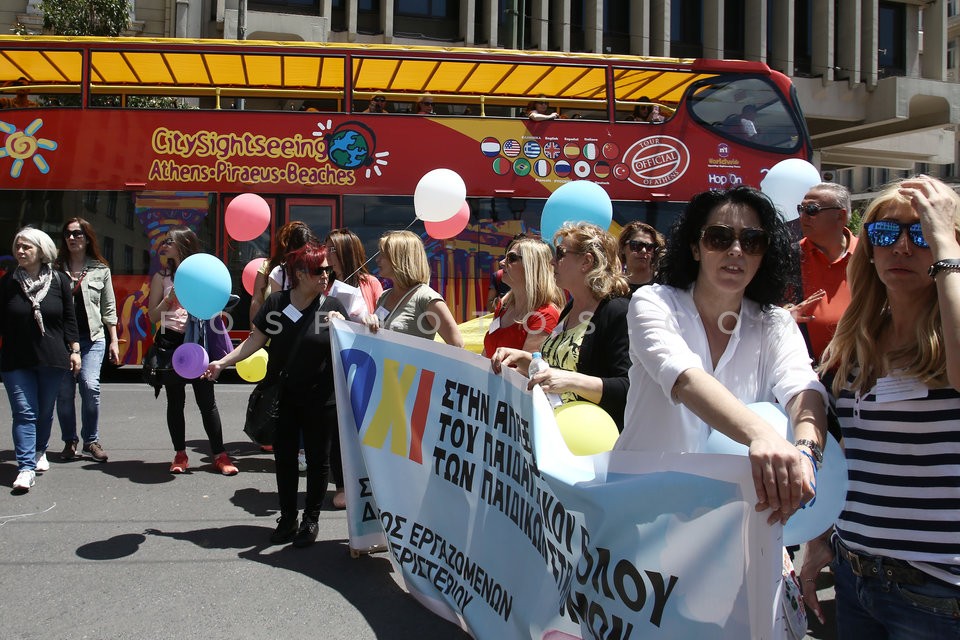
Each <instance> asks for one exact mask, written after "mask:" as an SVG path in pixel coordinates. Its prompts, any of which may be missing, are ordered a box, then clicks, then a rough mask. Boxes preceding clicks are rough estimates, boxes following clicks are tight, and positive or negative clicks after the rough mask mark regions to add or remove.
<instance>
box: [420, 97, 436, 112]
mask: <svg viewBox="0 0 960 640" xmlns="http://www.w3.org/2000/svg"><path fill="white" fill-rule="evenodd" d="M417 115H420V116H432V115H435V113H434V111H433V96H432V95H430V94H429V93H425V94H423V95H422V96H420V100H418V101H417Z"/></svg>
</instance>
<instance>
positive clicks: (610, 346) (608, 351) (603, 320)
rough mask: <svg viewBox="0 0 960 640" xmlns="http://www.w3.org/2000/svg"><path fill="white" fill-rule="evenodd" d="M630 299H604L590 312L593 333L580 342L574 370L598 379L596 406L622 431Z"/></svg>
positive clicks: (627, 378) (565, 313)
mask: <svg viewBox="0 0 960 640" xmlns="http://www.w3.org/2000/svg"><path fill="white" fill-rule="evenodd" d="M629 305H630V298H607V299H606V300H602V301H601V302H600V304H599V305H598V306H597V310H596V311H594V312H593V318H592V319H591V322H592V323H593V326H592V328H593V331H590V332H588V333H587V334H586V335H585V336H584V337H583V342H582V343H580V354H579V355H578V357H577V371H578V372H580V373H582V374H584V375H588V376H595V377H597V378H600V380H601V381H602V382H603V396H602V397H601V398H600V402H599V403H597V404H599V405H600V407H601V408H602V409H603V410H604V411H606V412H607V413H609V414H610V417H611V418H613V421H614V422H616V423H617V429H618V430H620V431H623V411H624V409H625V408H626V406H627V390H628V389H629V388H630V378H629V377H628V376H627V373H628V372H629V371H630V337H629V335H628V334H627V307H628V306H629ZM571 306H573V301H570V302H568V303H567V306H566V307H564V308H563V311H562V312H561V313H560V322H563V319H564V317H566V315H567V314H568V313H570V307H571Z"/></svg>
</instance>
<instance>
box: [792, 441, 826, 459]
mask: <svg viewBox="0 0 960 640" xmlns="http://www.w3.org/2000/svg"><path fill="white" fill-rule="evenodd" d="M793 446H795V447H806V448H808V449H810V453H812V454H813V457H814V459H815V460H816V461H817V464H820V463H822V462H823V449H821V448H820V445H818V444H817V443H816V442H814V441H813V440H807V439H805V438H804V439H801V440H797V441H796V442H794V443H793Z"/></svg>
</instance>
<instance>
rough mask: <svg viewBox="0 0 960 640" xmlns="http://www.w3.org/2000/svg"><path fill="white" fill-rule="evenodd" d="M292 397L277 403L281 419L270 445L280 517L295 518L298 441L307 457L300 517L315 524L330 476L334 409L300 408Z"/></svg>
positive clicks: (296, 398)
mask: <svg viewBox="0 0 960 640" xmlns="http://www.w3.org/2000/svg"><path fill="white" fill-rule="evenodd" d="M299 399H300V398H298V397H294V398H290V399H289V400H287V399H286V398H284V399H281V401H280V419H279V422H278V425H277V435H276V438H275V439H274V442H273V455H274V458H275V460H276V464H275V468H276V474H277V494H278V496H279V499H280V515H282V516H295V515H296V514H297V489H298V488H299V485H300V469H299V467H298V466H297V454H298V453H299V452H300V438H301V436H302V437H303V451H304V454H305V455H306V457H307V494H306V500H305V502H304V508H303V517H304V519H305V520H312V521H313V522H316V521H317V520H318V519H319V518H320V507H321V506H322V505H323V498H324V496H325V495H326V493H327V482H328V479H329V476H330V435H331V433H332V431H333V430H334V429H336V428H337V408H336V406H334V405H330V406H319V407H318V406H317V405H316V404H315V403H308V404H301V403H297V402H296V400H299Z"/></svg>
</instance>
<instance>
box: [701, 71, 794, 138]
mask: <svg viewBox="0 0 960 640" xmlns="http://www.w3.org/2000/svg"><path fill="white" fill-rule="evenodd" d="M687 104H688V105H689V109H690V113H691V114H692V115H693V117H694V119H695V120H698V121H700V122H702V123H703V124H705V125H707V126H708V127H710V128H712V129H713V130H715V131H716V132H717V133H719V134H720V135H722V136H724V137H727V138H732V139H735V140H737V141H738V142H741V143H746V144H748V145H751V146H752V145H756V146H758V147H762V148H770V149H776V150H780V151H792V150H795V149H796V148H797V147H798V146H799V145H800V144H801V141H802V136H801V133H800V128H799V127H798V123H797V120H796V119H795V118H794V115H793V113H794V111H795V110H794V109H791V108H790V107H789V105H788V104H787V103H786V101H785V99H784V97H783V95H782V94H781V93H780V92H779V91H778V90H777V88H776V87H775V86H774V85H773V84H772V83H770V82H769V81H768V80H766V79H764V78H760V77H746V78H743V77H739V78H734V77H732V76H717V77H714V78H709V79H706V80H702V81H700V82H698V83H696V84H695V85H694V86H693V87H692V94H691V95H690V97H689V98H688V100H687Z"/></svg>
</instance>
